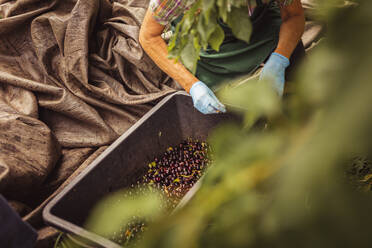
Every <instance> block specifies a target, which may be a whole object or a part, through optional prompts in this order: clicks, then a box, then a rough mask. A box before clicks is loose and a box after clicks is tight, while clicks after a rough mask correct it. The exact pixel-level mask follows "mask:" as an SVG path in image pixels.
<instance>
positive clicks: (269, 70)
mask: <svg viewBox="0 0 372 248" xmlns="http://www.w3.org/2000/svg"><path fill="white" fill-rule="evenodd" d="M288 66H289V59H287V58H286V57H284V56H283V55H281V54H279V53H272V54H271V56H270V58H269V59H268V60H267V62H266V63H265V66H264V68H263V69H262V71H261V75H260V80H265V81H268V82H270V83H272V85H273V87H274V89H275V90H276V91H277V92H278V94H279V96H283V91H284V82H285V78H284V74H285V69H286V68H287V67H288Z"/></svg>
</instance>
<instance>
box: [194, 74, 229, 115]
mask: <svg viewBox="0 0 372 248" xmlns="http://www.w3.org/2000/svg"><path fill="white" fill-rule="evenodd" d="M190 95H191V97H192V100H193V102H194V107H195V108H196V109H197V110H199V111H200V112H201V113H203V114H216V113H220V112H223V113H224V112H226V108H225V106H224V105H223V104H222V103H220V101H218V99H217V97H216V96H215V95H214V93H213V92H212V91H211V90H210V89H209V88H208V86H207V85H205V84H204V83H203V82H201V81H199V82H196V83H194V84H193V85H192V87H191V89H190Z"/></svg>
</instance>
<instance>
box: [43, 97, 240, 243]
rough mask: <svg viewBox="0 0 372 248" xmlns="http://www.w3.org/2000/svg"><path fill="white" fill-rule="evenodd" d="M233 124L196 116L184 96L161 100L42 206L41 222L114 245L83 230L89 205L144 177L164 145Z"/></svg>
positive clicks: (227, 117)
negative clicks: (223, 124)
mask: <svg viewBox="0 0 372 248" xmlns="http://www.w3.org/2000/svg"><path fill="white" fill-rule="evenodd" d="M236 120H237V118H236V117H234V116H232V115H229V114H213V115H203V114H201V113H199V112H198V111H197V110H196V109H195V108H194V107H193V103H192V99H191V97H190V96H189V95H187V94H186V93H184V92H177V93H175V94H173V95H170V96H168V97H166V98H164V99H163V100H162V101H161V102H159V103H158V104H157V105H156V106H155V107H154V108H153V109H151V110H150V111H149V112H148V113H147V114H146V115H145V116H144V117H142V118H141V119H140V120H139V121H138V122H137V123H136V124H135V125H133V126H132V127H131V128H130V129H129V130H128V131H127V132H125V133H124V134H123V135H122V136H121V137H120V138H119V139H118V140H116V141H115V142H114V143H113V144H112V145H111V146H110V147H109V148H107V149H106V151H105V152H103V153H102V154H101V155H100V156H99V157H98V158H97V159H95V160H94V161H93V162H92V164H90V165H89V166H88V168H86V169H85V170H84V171H83V172H82V173H81V174H80V175H79V176H78V177H77V178H75V180H73V181H72V182H71V183H70V184H69V185H68V186H67V187H66V188H65V189H64V190H63V191H62V192H61V193H59V194H58V195H57V196H56V197H55V198H54V199H53V200H52V201H51V202H50V203H49V204H48V205H47V206H46V207H45V209H44V211H43V218H44V220H45V222H46V223H47V224H49V225H52V226H54V227H56V228H58V229H60V230H62V231H64V232H67V233H72V234H76V235H78V236H79V237H81V238H83V239H86V240H89V241H90V242H89V243H91V242H93V243H94V244H95V245H94V247H120V246H118V245H117V244H115V243H114V242H112V241H110V240H108V239H106V238H103V237H101V236H99V235H97V234H94V233H92V232H89V231H87V230H85V229H84V228H83V225H84V222H85V221H86V219H87V217H88V215H89V213H90V211H91V210H92V208H93V207H94V206H95V204H96V203H97V202H99V201H100V200H101V199H102V198H103V197H105V196H106V195H108V194H110V193H112V192H114V191H117V190H119V189H123V188H126V187H129V186H130V185H131V184H132V183H134V182H135V181H136V180H137V179H139V178H140V177H141V176H142V175H143V174H144V173H145V171H146V170H147V164H148V163H149V162H151V161H152V160H153V158H154V157H156V156H158V155H160V154H163V153H164V151H165V150H166V149H167V148H168V147H169V146H174V145H177V144H179V143H181V142H182V141H183V140H186V139H187V138H192V139H199V140H205V139H206V138H207V136H208V135H209V133H210V132H211V130H213V128H214V127H216V125H218V124H219V123H221V122H224V121H236ZM187 197H188V198H189V197H190V195H188V196H187ZM183 202H184V201H183Z"/></svg>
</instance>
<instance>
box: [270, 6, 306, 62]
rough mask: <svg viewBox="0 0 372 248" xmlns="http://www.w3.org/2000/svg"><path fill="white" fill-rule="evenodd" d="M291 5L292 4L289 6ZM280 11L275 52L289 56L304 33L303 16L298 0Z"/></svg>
mask: <svg viewBox="0 0 372 248" xmlns="http://www.w3.org/2000/svg"><path fill="white" fill-rule="evenodd" d="M291 5H292V6H291ZM291 5H290V6H288V7H285V9H284V10H283V11H282V20H283V22H282V25H281V26H280V33H279V42H278V46H277V48H276V49H275V52H277V53H280V54H281V55H283V56H285V57H287V58H290V57H291V55H292V52H293V51H294V49H295V48H296V46H297V44H298V42H299V41H300V39H301V36H302V34H303V33H304V28H305V16H304V13H303V9H302V6H301V2H300V0H295V1H294V2H293V4H291Z"/></svg>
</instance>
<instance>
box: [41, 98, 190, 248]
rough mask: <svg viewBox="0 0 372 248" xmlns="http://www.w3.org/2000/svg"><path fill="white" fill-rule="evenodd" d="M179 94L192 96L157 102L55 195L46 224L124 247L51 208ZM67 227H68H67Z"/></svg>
mask: <svg viewBox="0 0 372 248" xmlns="http://www.w3.org/2000/svg"><path fill="white" fill-rule="evenodd" d="M177 95H184V96H188V97H190V95H189V94H187V93H186V92H185V91H176V92H175V93H172V94H170V95H168V96H166V97H165V98H164V99H162V100H161V101H160V102H159V103H157V104H156V105H155V106H154V107H153V108H151V109H150V110H149V111H148V112H147V113H146V114H145V115H144V116H142V117H141V118H140V119H139V120H138V121H137V122H136V123H135V124H134V125H133V126H131V127H130V128H129V129H128V130H127V131H126V132H124V133H123V134H122V135H121V136H120V137H119V138H117V139H116V140H115V141H114V142H113V143H112V144H111V145H110V146H109V147H108V148H107V149H106V150H105V151H104V152H103V153H102V154H100V155H99V156H98V157H97V158H96V159H94V160H93V161H92V163H91V164H90V165H88V166H87V168H85V169H84V170H83V171H82V172H81V173H80V174H79V175H78V176H77V177H75V178H74V179H73V180H72V181H71V182H70V183H69V184H68V185H67V186H66V187H65V188H64V189H63V190H62V191H61V192H59V193H58V194H57V195H56V196H55V197H53V198H52V199H51V200H50V202H49V203H48V204H47V205H46V206H45V208H44V209H43V212H42V216H43V220H44V222H46V224H48V225H51V226H54V227H57V228H59V229H60V230H64V231H67V232H69V233H73V234H75V235H78V236H81V237H83V238H87V239H91V240H97V241H99V245H101V246H103V247H113V248H122V247H121V246H119V245H117V244H116V243H114V242H112V241H110V240H108V239H106V238H103V237H102V236H100V235H98V234H95V233H93V232H90V231H87V230H86V229H84V228H81V227H79V226H78V225H75V224H73V223H71V222H68V221H65V220H63V219H61V218H59V217H57V216H56V215H54V214H52V213H51V209H52V208H53V207H54V206H55V205H56V204H57V203H58V202H59V201H60V200H61V199H62V197H64V196H65V195H66V194H67V193H68V192H69V191H70V190H72V188H73V187H74V186H75V185H76V183H78V182H79V181H80V180H81V179H82V178H83V177H85V175H86V174H88V173H89V172H90V171H91V170H93V169H94V168H95V167H96V166H97V164H99V163H100V162H101V161H102V159H103V158H105V157H106V156H107V155H108V154H109V153H110V152H111V151H112V150H113V149H114V148H115V147H116V146H117V145H118V144H120V143H121V142H122V141H123V140H124V139H126V138H127V137H128V136H129V135H130V134H131V133H133V132H134V130H135V129H136V128H137V127H139V126H140V125H141V124H142V123H143V122H144V121H145V120H146V119H148V118H149V117H150V116H151V115H153V114H154V113H155V112H156V111H157V110H158V109H159V108H161V107H162V106H163V105H164V104H166V103H167V102H168V101H169V100H170V99H172V98H173V97H174V96H177ZM65 227H67V228H65Z"/></svg>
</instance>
